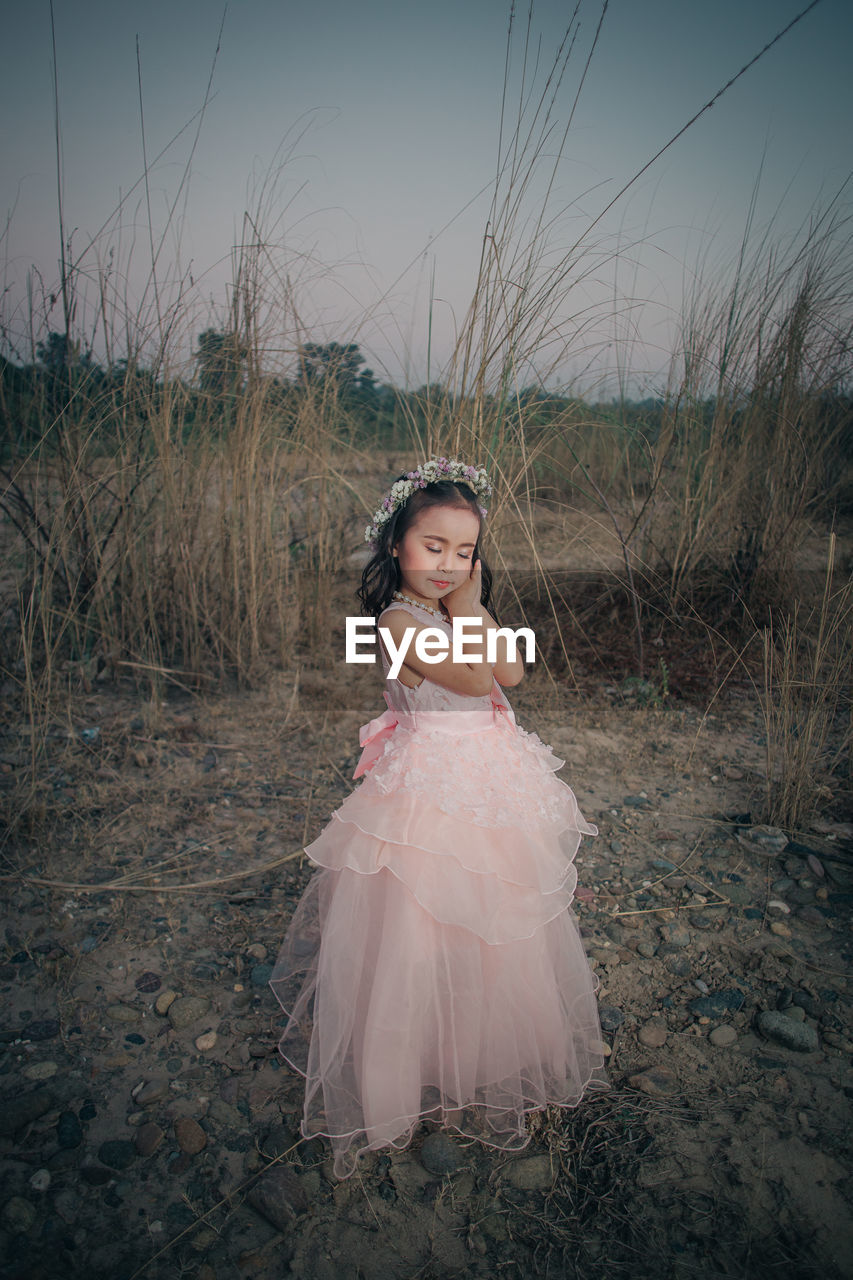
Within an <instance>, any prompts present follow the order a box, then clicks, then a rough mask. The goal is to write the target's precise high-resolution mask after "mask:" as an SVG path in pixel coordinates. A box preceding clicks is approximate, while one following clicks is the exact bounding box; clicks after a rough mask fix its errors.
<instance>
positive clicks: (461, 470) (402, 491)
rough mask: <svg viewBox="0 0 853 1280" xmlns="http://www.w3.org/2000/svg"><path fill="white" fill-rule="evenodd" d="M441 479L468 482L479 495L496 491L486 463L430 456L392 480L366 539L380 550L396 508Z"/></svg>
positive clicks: (481, 511)
mask: <svg viewBox="0 0 853 1280" xmlns="http://www.w3.org/2000/svg"><path fill="white" fill-rule="evenodd" d="M439 480H451V481H453V483H454V484H467V485H468V486H469V488H471V489H473V490H474V492H475V493H476V495H477V497H478V498H489V497H491V494H492V486H491V485H490V484H489V477H488V476H487V475H486V472H485V469H484V468H483V467H469V466H466V464H465V463H464V462H457V461H456V459H455V458H450V459H448V458H430V460H429V462H424V463H423V464H422V465H421V466H419V467H416V468H415V470H414V471H408V472H407V473H406V478H405V480H396V481H395V482H394V484H392V486H391V491H390V493H388V494H387V495H386V497H384V498H383V499H382V505H381V506H380V507H379V509H378V511H376V512H375V514H374V516H373V523H372V524H369V525H368V526H367V528H366V529H365V531H364V540H365V542H369V543H370V545H371V547H372V548H373V549H374V550H376V548H377V547H378V545H379V537H380V534H381V533H382V529H383V526H384V525H386V524H387V523H388V521H389V520H390V519H391V517H392V515H393V514H394V512H395V511H396V510H397V509H398V508H399V507H403V506H405V505H406V503H407V502H408V500H409V498H410V497H411V496H412V494H413V493H414V492H415V490H416V489H425V488H426V486H427V485H428V484H435V483H437V481H439ZM477 506H478V508H479V511H480V514H481V515H483V516H484V515H486V508H485V507H481V506H480V504H479V502H478V503H477Z"/></svg>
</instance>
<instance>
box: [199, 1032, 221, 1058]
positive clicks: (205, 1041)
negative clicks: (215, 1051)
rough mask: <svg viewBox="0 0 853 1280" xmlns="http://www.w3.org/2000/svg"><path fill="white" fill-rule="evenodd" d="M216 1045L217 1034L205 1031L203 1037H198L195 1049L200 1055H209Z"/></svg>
mask: <svg viewBox="0 0 853 1280" xmlns="http://www.w3.org/2000/svg"><path fill="white" fill-rule="evenodd" d="M215 1044H216V1032H215V1031H205V1032H204V1034H203V1035H200V1036H196V1039H195V1047H196V1048H197V1049H198V1050H199V1052H200V1053H207V1052H208V1051H209V1050H210V1049H212V1048H213V1046H214V1045H215Z"/></svg>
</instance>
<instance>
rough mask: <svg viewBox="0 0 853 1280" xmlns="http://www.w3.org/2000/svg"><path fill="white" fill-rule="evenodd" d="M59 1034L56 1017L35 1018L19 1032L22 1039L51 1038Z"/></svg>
mask: <svg viewBox="0 0 853 1280" xmlns="http://www.w3.org/2000/svg"><path fill="white" fill-rule="evenodd" d="M58 1035H59V1020H58V1019H57V1018H35V1019H34V1020H33V1021H32V1022H29V1023H27V1025H26V1026H25V1027H24V1029H23V1031H22V1032H21V1039H22V1040H53V1039H55V1038H56V1036H58Z"/></svg>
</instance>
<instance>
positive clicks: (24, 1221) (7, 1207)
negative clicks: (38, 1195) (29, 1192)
mask: <svg viewBox="0 0 853 1280" xmlns="http://www.w3.org/2000/svg"><path fill="white" fill-rule="evenodd" d="M35 1220H36V1209H35V1205H33V1204H30V1202H29V1200H25V1199H24V1197H23V1196H12V1198H11V1199H10V1200H7V1201H6V1203H5V1204H4V1205H3V1208H2V1210H0V1223H2V1225H3V1228H4V1229H5V1230H6V1231H8V1232H9V1234H10V1235H12V1236H23V1235H26V1233H27V1232H28V1231H29V1230H31V1228H32V1226H33V1224H34V1223H35Z"/></svg>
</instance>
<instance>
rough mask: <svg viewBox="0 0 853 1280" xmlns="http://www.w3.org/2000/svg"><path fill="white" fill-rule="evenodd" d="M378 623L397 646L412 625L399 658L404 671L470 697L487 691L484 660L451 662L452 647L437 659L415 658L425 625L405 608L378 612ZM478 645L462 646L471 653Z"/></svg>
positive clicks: (488, 681)
mask: <svg viewBox="0 0 853 1280" xmlns="http://www.w3.org/2000/svg"><path fill="white" fill-rule="evenodd" d="M471 616H472V617H473V616H474V615H473V614H472V615H471ZM382 626H383V627H386V628H387V629H388V631H389V632H390V634H391V638H392V639H393V641H394V645H395V647H396V648H398V649H399V647H400V645H401V644H402V643H403V641H404V637H405V633H406V631H407V630H408V629H409V628H411V627H414V635H413V636H412V637H411V640H410V642H409V648H408V650H407V651H406V656H405V659H404V661H403V666H404V667H405V668H406V669H407V670H409V671H413V672H416V673H417V674H418V675H421V676H423V677H424V678H425V679H426V680H432V681H433V682H434V683H435V684H440V685H443V686H444V687H445V689H452V690H453V692H454V693H466V694H468V695H469V696H470V697H472V698H482V697H483V696H484V695H485V694H487V693H491V691H492V668H491V667H490V666H489V664H488V663H487V662H476V661H470V662H454V661H453V651H452V649H448V652H447V653H446V654H444V655H443V656H442V657H441V658H440V659H439V661H438V662H424V660H423V659H422V658H420V657H418V655H417V653H416V652H415V640H416V638H417V634H418V632H419V631H427V630H429V628H428V627H426V626H421V625H420V624H419V623H418V622H417V621H416V620H415V619H414V618H413V617H412V615H411V614H410V613H409V612H408V611H407V610H405V609H393V608H392V609H386V610H385V612H384V613H383V615H382ZM380 639H381V637H380ZM478 648H479V641H478V642H476V643H472V644H470V645H466V651H470V652H471V653H477V652H478ZM403 683H405V681H404V682H403Z"/></svg>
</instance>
